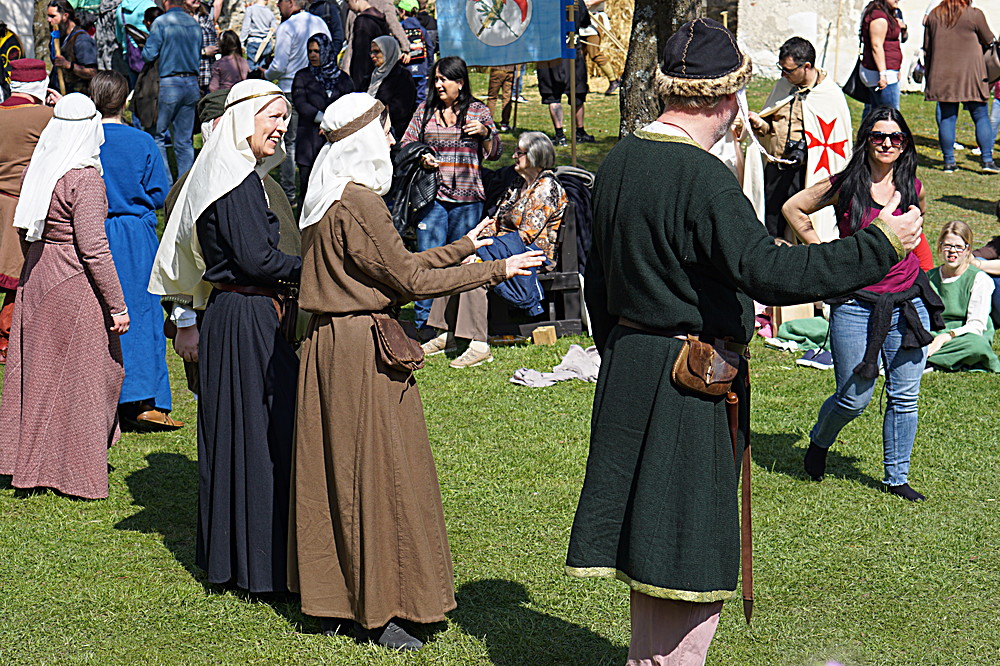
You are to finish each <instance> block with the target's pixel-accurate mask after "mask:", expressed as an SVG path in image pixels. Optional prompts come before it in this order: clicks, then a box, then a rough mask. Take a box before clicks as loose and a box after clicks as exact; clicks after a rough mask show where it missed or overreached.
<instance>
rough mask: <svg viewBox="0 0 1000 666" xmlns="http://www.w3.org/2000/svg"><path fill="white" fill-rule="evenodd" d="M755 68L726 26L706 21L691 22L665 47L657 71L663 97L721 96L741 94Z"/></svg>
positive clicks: (673, 36)
mask: <svg viewBox="0 0 1000 666" xmlns="http://www.w3.org/2000/svg"><path fill="white" fill-rule="evenodd" d="M752 70H753V67H752V65H751V64H750V56H748V55H746V54H745V53H743V52H742V51H740V47H739V46H737V45H736V38H735V37H733V33H731V32H729V30H727V29H726V27H725V26H724V25H722V24H721V23H719V22H717V21H713V20H712V19H707V18H699V19H695V20H693V21H688V22H687V23H685V24H684V25H682V26H681V27H680V28H679V29H678V30H677V32H675V33H674V34H673V35H671V36H670V39H668V40H667V43H666V45H665V46H664V47H663V63H662V64H661V65H660V66H659V67H658V68H657V70H656V91H657V93H659V95H660V96H661V97H664V96H666V95H679V96H681V97H721V96H723V95H729V94H732V93H734V92H739V91H740V90H742V89H743V88H744V87H746V85H747V83H749V82H750V76H751V74H752V73H753V72H752Z"/></svg>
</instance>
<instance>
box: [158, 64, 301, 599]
mask: <svg viewBox="0 0 1000 666" xmlns="http://www.w3.org/2000/svg"><path fill="white" fill-rule="evenodd" d="M287 117H288V106H287V104H286V102H285V99H284V97H283V96H282V94H281V90H280V89H279V88H278V87H277V86H275V85H274V84H272V83H268V82H266V81H260V80H248V81H242V82H240V83H237V84H236V85H234V86H233V87H232V89H231V90H230V92H229V96H228V97H227V98H226V110H225V112H224V113H223V114H222V118H221V120H220V121H219V124H218V126H217V127H216V128H215V130H214V131H213V132H212V135H211V136H210V137H209V139H208V142H207V143H206V144H205V147H204V148H203V149H202V151H201V153H200V154H199V155H198V159H197V160H195V163H194V166H192V167H191V171H190V173H189V175H188V177H187V179H186V180H185V181H184V186H183V188H182V189H181V192H180V194H179V195H178V198H177V201H176V203H175V204H174V207H173V208H172V209H171V213H170V218H169V219H168V221H167V227H166V230H165V231H164V234H163V240H162V241H161V243H160V248H159V251H158V252H157V256H156V261H155V263H154V265H153V272H152V275H151V277H150V283H149V289H150V291H151V292H152V293H154V294H160V295H168V294H190V295H192V296H193V300H194V306H195V307H196V308H200V307H201V306H202V304H205V303H206V302H207V305H206V307H205V315H204V319H203V320H202V324H201V330H200V339H199V343H198V347H197V351H196V352H194V351H193V350H186V351H184V352H183V353H182V356H185V354H186V356H185V360H186V361H196V360H197V361H199V363H198V371H199V382H200V388H201V393H200V394H199V396H198V397H199V400H198V470H199V479H198V480H199V483H198V492H199V503H198V543H197V553H196V560H197V562H198V566H200V567H201V568H202V569H204V570H205V571H206V572H207V574H208V581H209V582H211V583H228V584H232V585H235V586H236V587H239V588H242V589H245V590H248V591H250V592H278V591H283V590H285V589H286V583H285V578H286V559H287V555H286V553H287V546H288V544H287V529H288V496H289V482H290V479H289V475H290V469H291V448H292V426H293V419H294V411H295V378H296V374H297V372H298V359H297V358H296V356H295V351H294V349H293V348H292V346H291V344H289V343H288V342H287V341H286V340H285V339H284V337H282V334H281V330H280V321H279V314H278V313H279V311H280V309H281V307H280V301H281V299H282V298H283V297H284V295H285V291H286V290H287V288H288V287H289V286H290V285H292V284H293V283H297V282H298V280H299V271H300V268H301V266H302V261H301V260H300V259H299V258H298V257H294V256H291V255H287V254H284V253H283V252H281V251H280V250H278V219H277V218H276V217H275V215H274V213H273V212H272V211H271V210H270V208H269V206H268V201H267V195H266V194H265V192H264V187H263V185H262V184H261V180H262V179H263V178H264V177H265V176H266V175H267V172H268V171H269V170H270V169H271V168H273V167H274V166H276V165H277V164H279V163H280V162H281V161H282V160H283V159H284V156H285V153H284V149H283V148H282V136H283V135H284V133H285V130H286V128H287V126H286V119H287ZM181 349H184V347H183V346H178V350H179V351H180V350H181Z"/></svg>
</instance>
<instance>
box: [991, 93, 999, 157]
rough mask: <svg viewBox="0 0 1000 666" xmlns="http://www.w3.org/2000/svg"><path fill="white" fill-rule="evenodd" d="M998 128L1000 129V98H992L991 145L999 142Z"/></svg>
mask: <svg viewBox="0 0 1000 666" xmlns="http://www.w3.org/2000/svg"><path fill="white" fill-rule="evenodd" d="M997 130H1000V100H997V98H996V97H991V98H990V134H991V135H992V136H993V142H992V143H991V144H990V145H991V146H992V145H994V144H995V143H996V142H997Z"/></svg>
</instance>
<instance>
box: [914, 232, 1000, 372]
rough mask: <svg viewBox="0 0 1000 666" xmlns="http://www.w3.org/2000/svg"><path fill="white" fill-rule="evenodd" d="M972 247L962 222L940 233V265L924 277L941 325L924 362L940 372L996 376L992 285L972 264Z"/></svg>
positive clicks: (998, 366)
mask: <svg viewBox="0 0 1000 666" xmlns="http://www.w3.org/2000/svg"><path fill="white" fill-rule="evenodd" d="M971 246H972V229H970V228H969V225H967V224H966V223H965V222H957V221H956V222H949V223H948V224H946V225H944V228H943V229H941V235H940V237H939V238H938V251H939V252H940V253H941V259H942V260H943V261H942V264H941V265H940V266H938V267H937V268H935V269H933V270H931V271H930V273H928V275H927V277H928V278H929V279H930V281H931V285H932V286H933V287H934V291H936V292H937V293H938V294H939V295H940V296H941V300H942V301H943V302H944V324H945V325H944V329H943V330H939V331H936V332H935V335H934V341H933V342H932V343H931V344H930V346H929V347H928V348H927V363H929V364H930V365H932V366H934V367H935V368H938V369H940V370H988V371H989V372H1000V359H997V355H996V354H995V353H994V352H993V333H994V328H993V321H992V320H991V319H990V305H991V300H992V297H993V288H994V287H993V280H992V279H991V278H990V276H989V275H987V274H986V273H984V272H983V271H981V270H979V269H978V268H976V267H975V266H973V265H972V252H971V249H972V247H971Z"/></svg>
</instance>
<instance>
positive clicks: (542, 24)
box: [437, 0, 566, 65]
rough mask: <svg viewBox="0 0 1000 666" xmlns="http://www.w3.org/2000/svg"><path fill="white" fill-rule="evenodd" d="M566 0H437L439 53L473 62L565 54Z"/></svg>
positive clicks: (509, 61) (513, 61) (495, 62)
mask: <svg viewBox="0 0 1000 666" xmlns="http://www.w3.org/2000/svg"><path fill="white" fill-rule="evenodd" d="M565 2H566V0H438V2H437V20H438V39H439V42H440V45H441V55H442V56H451V55H456V56H459V57H461V58H462V59H463V60H465V62H466V63H467V64H469V65H514V64H517V63H521V62H542V61H545V60H555V59H556V58H561V57H563V47H564V44H565V36H566V35H565V32H564V31H563V29H562V28H563V27H564V23H565V21H564V14H565V9H564V4H565Z"/></svg>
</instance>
